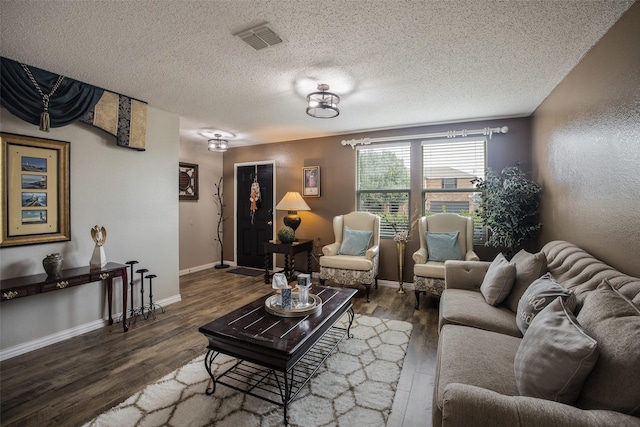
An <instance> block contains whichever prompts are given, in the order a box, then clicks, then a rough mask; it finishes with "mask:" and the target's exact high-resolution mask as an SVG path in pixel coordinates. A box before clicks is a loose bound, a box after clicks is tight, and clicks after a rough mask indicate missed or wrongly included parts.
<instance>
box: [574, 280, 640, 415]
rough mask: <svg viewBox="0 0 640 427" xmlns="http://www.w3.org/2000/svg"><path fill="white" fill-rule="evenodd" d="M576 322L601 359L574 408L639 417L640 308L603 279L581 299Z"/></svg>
mask: <svg viewBox="0 0 640 427" xmlns="http://www.w3.org/2000/svg"><path fill="white" fill-rule="evenodd" d="M578 321H579V322H580V324H581V325H582V326H583V327H584V329H585V331H586V332H587V333H588V334H589V335H591V336H592V337H593V338H595V339H596V340H597V341H598V344H599V347H600V358H599V359H598V363H596V366H595V368H594V369H593V372H591V374H590V375H589V377H588V378H587V380H586V382H585V384H584V387H583V389H582V393H581V394H580V397H579V398H578V401H577V402H576V405H577V406H579V407H581V408H585V409H608V410H612V411H619V412H623V413H625V414H629V415H634V416H636V417H638V416H640V308H639V307H637V306H636V305H635V304H634V303H632V302H631V301H630V300H629V299H628V298H627V297H625V296H624V295H622V294H621V293H620V292H618V291H617V290H616V289H614V288H613V287H612V286H611V285H610V284H609V282H608V281H607V280H606V279H605V280H603V281H602V283H601V284H600V285H599V286H598V287H597V288H596V289H595V290H593V291H591V292H589V293H588V294H587V296H586V298H585V300H584V305H583V306H582V310H580V313H579V314H578Z"/></svg>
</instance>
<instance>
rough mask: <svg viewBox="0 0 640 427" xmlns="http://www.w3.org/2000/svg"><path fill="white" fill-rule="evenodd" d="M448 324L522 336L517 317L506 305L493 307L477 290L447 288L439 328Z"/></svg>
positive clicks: (441, 301)
mask: <svg viewBox="0 0 640 427" xmlns="http://www.w3.org/2000/svg"><path fill="white" fill-rule="evenodd" d="M446 324H454V325H464V326H472V327H474V328H479V329H485V330H487V331H494V332H497V333H500V334H506V335H511V336H514V337H522V334H521V333H520V329H518V327H517V326H516V317H515V315H514V314H513V313H512V312H511V310H509V309H508V308H506V307H502V306H498V307H493V306H491V305H489V304H487V302H486V301H485V300H484V297H483V296H482V294H481V293H480V292H478V291H477V290H473V291H472V290H466V289H445V290H444V292H443V293H442V296H441V297H440V319H439V325H438V329H442V327H443V326H444V325H446Z"/></svg>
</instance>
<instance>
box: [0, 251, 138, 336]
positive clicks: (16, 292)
mask: <svg viewBox="0 0 640 427" xmlns="http://www.w3.org/2000/svg"><path fill="white" fill-rule="evenodd" d="M127 268H128V267H127V266H126V265H124V264H116V263H115V262H109V263H107V265H105V266H104V267H102V268H90V267H89V266H86V267H77V268H69V269H67V270H62V272H61V273H60V275H59V276H48V275H47V274H45V273H42V274H34V275H33V276H25V277H16V278H13V279H5V280H0V297H1V298H0V301H9V300H12V299H15V298H22V297H28V296H31V295H37V294H42V293H44V292H51V291H57V290H59V289H65V288H70V287H72V286H79V285H84V284H86V283H91V282H98V281H106V282H107V286H108V287H107V290H108V292H107V299H108V301H109V324H110V325H113V317H112V313H111V307H112V302H113V278H114V277H121V278H122V307H123V309H122V313H123V314H122V327H123V329H124V331H125V332H127V330H128V329H129V327H128V326H127V289H128V287H129V283H128V280H127Z"/></svg>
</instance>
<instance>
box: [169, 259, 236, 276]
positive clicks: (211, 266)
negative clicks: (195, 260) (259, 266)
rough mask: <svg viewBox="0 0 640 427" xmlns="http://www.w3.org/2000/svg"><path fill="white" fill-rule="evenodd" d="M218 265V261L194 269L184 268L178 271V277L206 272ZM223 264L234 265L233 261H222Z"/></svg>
mask: <svg viewBox="0 0 640 427" xmlns="http://www.w3.org/2000/svg"><path fill="white" fill-rule="evenodd" d="M218 264H220V262H219V261H216V262H210V263H208V264H203V265H198V266H196V267H191V268H185V269H184V270H180V271H179V272H178V275H179V276H184V275H185V274H189V273H195V272H196V271H202V270H206V269H208V268H213V267H214V266H216V265H218ZM223 264H229V265H230V266H232V267H235V265H236V263H235V262H233V261H224V262H223Z"/></svg>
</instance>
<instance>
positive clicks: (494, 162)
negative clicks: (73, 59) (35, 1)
mask: <svg viewBox="0 0 640 427" xmlns="http://www.w3.org/2000/svg"><path fill="white" fill-rule="evenodd" d="M487 126H489V127H497V126H509V129H510V130H509V133H507V134H506V135H501V134H499V135H495V136H494V137H493V139H492V140H490V141H489V142H488V145H487V146H488V149H487V157H488V166H489V167H491V168H493V169H496V170H502V168H504V167H506V166H512V165H513V164H515V162H516V161H518V160H519V161H521V162H522V167H523V169H525V170H530V169H531V159H530V157H531V156H530V144H531V141H530V135H531V128H530V121H529V119H528V118H520V119H504V120H494V121H483V122H467V123H458V124H448V125H437V126H421V127H414V128H404V129H396V130H388V131H378V132H367V133H361V134H349V135H341V136H332V137H325V138H315V139H307V140H300V141H290V142H281V143H274V144H264V145H257V146H250V147H238V148H232V149H230V150H229V151H228V152H227V153H226V154H225V155H224V181H225V186H226V189H227V195H228V197H229V198H228V199H227V200H232V199H231V197H233V196H232V195H233V194H234V192H235V183H234V182H233V180H234V164H235V163H250V162H260V161H266V160H272V161H275V164H276V167H275V169H276V183H277V184H276V196H275V198H276V200H275V202H276V203H277V202H278V201H279V200H280V199H281V198H282V197H283V196H284V194H285V193H286V192H287V191H298V192H302V167H303V166H320V192H321V197H319V198H314V197H307V198H305V201H306V202H307V204H308V205H309V207H310V208H311V211H310V212H298V214H299V215H300V217H301V218H302V224H301V225H300V228H299V229H298V230H297V231H296V236H297V237H299V238H308V239H316V238H318V237H319V238H320V241H321V243H322V245H326V244H329V243H331V242H333V241H334V237H333V230H332V220H333V217H334V216H335V215H339V214H342V213H348V212H351V211H353V210H355V207H356V191H355V185H356V184H355V182H356V179H355V164H356V151H355V150H353V149H351V147H349V146H347V147H343V146H342V145H341V144H340V142H341V141H342V140H343V139H353V138H362V137H373V138H377V137H384V136H392V135H393V136H395V135H416V134H422V133H428V132H442V131H446V130H450V129H455V130H461V129H479V128H483V127H487ZM411 156H412V183H411V187H412V192H411V203H412V205H413V207H412V212H415V211H417V209H418V205H419V203H420V197H421V173H422V172H421V167H420V159H421V154H420V141H414V142H412V151H411ZM285 214H286V212H281V211H276V222H275V227H274V228H275V229H276V230H277V229H278V228H279V227H280V226H281V225H282V218H283V216H284V215H285ZM233 221H234V219H233V215H230V218H229V221H227V222H226V223H225V239H224V241H225V243H224V244H225V248H233V247H234V235H233V230H234V227H233ZM415 233H417V230H414V235H415ZM418 247H419V242H418V240H417V239H415V238H414V239H412V241H410V242H409V244H408V246H407V256H406V260H405V263H406V264H405V265H407V267H406V268H405V278H404V279H405V281H412V280H413V260H412V259H411V254H412V253H413V252H414V251H415V250H417V249H418ZM227 250H229V249H225V258H227V259H231V257H232V256H233V254H229V255H226V253H227V252H226V251H227ZM477 250H478V252H479V254H480V255H481V256H483V257H484V258H485V259H491V258H492V257H493V256H494V254H495V250H493V249H490V248H484V247H479V248H477ZM303 258H304V257H303ZM303 258H302V259H300V261H299V262H298V261H297V260H296V264H297V265H306V262H304V259H303ZM279 265H281V260H280V263H279ZM396 269H397V261H396V249H395V243H394V242H393V240H391V239H383V240H382V242H381V262H380V273H379V277H380V279H386V280H397V273H396ZM314 270H316V271H317V270H318V266H317V264H316V265H314Z"/></svg>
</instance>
